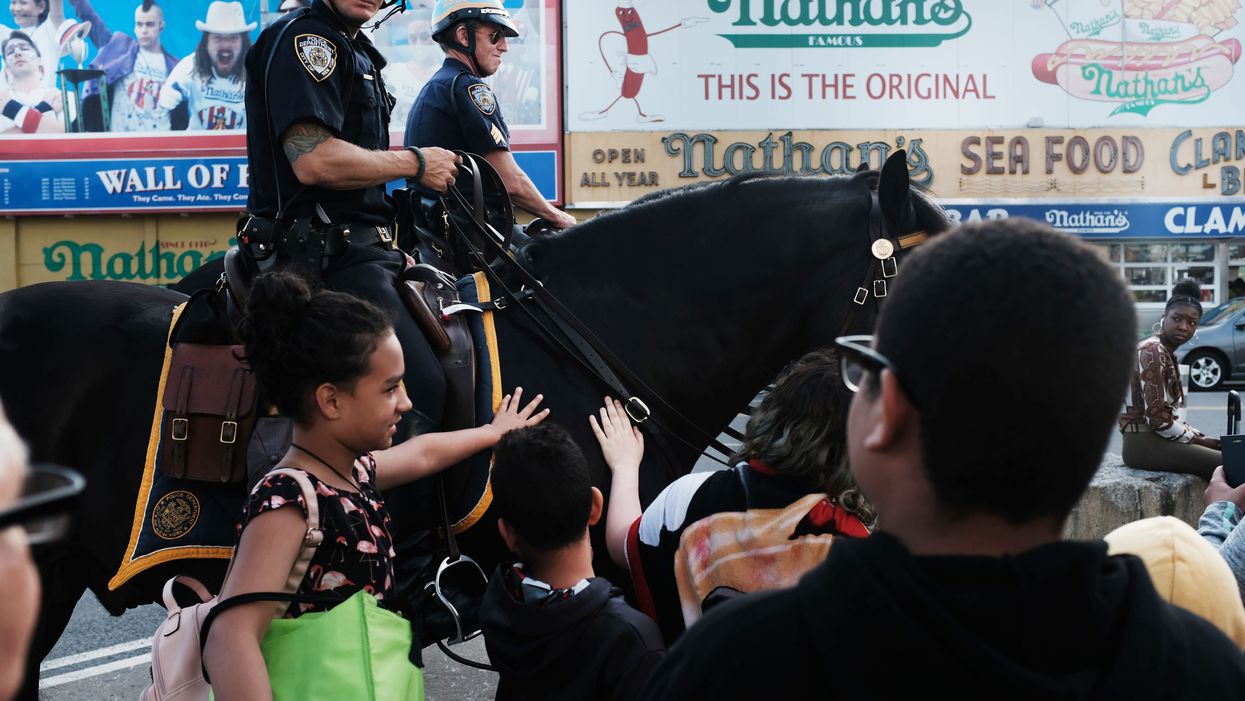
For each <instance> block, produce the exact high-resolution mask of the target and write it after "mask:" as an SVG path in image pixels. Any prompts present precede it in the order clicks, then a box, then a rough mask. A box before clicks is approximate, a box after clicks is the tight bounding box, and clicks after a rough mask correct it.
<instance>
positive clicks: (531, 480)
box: [492, 421, 592, 550]
mask: <svg viewBox="0 0 1245 701" xmlns="http://www.w3.org/2000/svg"><path fill="white" fill-rule="evenodd" d="M492 488H493V507H494V508H496V509H497V515H498V516H500V517H501V518H504V519H506V523H508V524H509V525H510V527H511V528H513V529H514V531H515V533H517V534H518V535H519V537H520V538H522V539H523V542H524V543H526V544H527V545H529V546H531V547H533V548H537V549H539V550H556V549H558V548H563V547H566V546H567V545H570V544H572V543H574V542H576V541H577V540H579V539H580V538H582V537H583V535H584V530H585V529H586V528H587V527H588V515H589V514H590V513H591V512H592V480H591V478H590V477H589V476H588V463H587V461H586V460H585V459H584V453H583V451H581V450H580V449H579V446H578V445H576V444H575V441H574V440H572V439H571V434H570V433H568V432H567V431H566V429H565V428H562V427H561V426H559V425H557V424H555V423H553V422H550V421H546V422H544V423H542V424H539V425H536V426H530V427H528V428H522V429H519V430H517V431H511V432H509V433H507V434H505V435H504V436H502V438H501V440H500V441H498V443H497V448H496V453H495V457H494V459H493V475H492Z"/></svg>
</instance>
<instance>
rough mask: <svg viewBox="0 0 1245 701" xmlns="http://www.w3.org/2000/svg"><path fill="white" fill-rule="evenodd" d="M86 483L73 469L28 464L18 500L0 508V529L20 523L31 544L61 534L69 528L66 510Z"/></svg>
mask: <svg viewBox="0 0 1245 701" xmlns="http://www.w3.org/2000/svg"><path fill="white" fill-rule="evenodd" d="M85 487H86V480H85V479H83V478H82V475H80V474H78V473H77V472H74V471H73V470H69V469H66V468H64V467H59V466H57V465H40V464H35V465H31V466H30V471H29V472H27V473H26V478H25V481H24V482H23V483H22V494H21V496H20V497H18V500H17V503H15V504H13V505H12V506H10V507H9V508H7V509H3V510H0V530H3V529H5V528H9V527H10V526H21V527H22V528H23V529H25V531H26V537H27V539H28V541H29V542H30V544H31V545H42V544H45V543H50V542H53V541H55V540H59V539H60V538H63V537H64V536H65V534H66V533H67V532H68V531H69V520H70V519H69V513H70V511H71V510H72V508H73V504H74V501H75V500H76V499H77V497H78V495H79V494H81V493H82V490H83V488H85Z"/></svg>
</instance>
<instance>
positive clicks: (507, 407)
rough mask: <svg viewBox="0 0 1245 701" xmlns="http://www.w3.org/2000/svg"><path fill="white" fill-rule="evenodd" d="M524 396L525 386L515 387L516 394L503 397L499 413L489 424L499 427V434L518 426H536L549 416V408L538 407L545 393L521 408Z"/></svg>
mask: <svg viewBox="0 0 1245 701" xmlns="http://www.w3.org/2000/svg"><path fill="white" fill-rule="evenodd" d="M522 397H523V388H522V387H515V388H514V394H513V395H511V394H507V395H506V396H504V397H502V400H501V406H499V407H498V408H497V414H496V415H495V416H493V421H492V422H491V423H490V424H489V425H490V426H492V427H493V428H495V429H497V435H499V436H500V435H501V434H503V433H507V432H509V431H513V430H515V429H518V428H526V427H528V426H535V425H536V424H538V423H540V422H541V421H544V420H545V418H546V417H547V416H549V410H548V409H542V410H540V411H539V412H538V411H536V408H537V407H538V406H540V400H542V399H544V398H545V395H543V394H538V395H536V398H535V399H533V400H532V401H530V402H528V403H527V406H525V407H523V408H522V409H520V408H519V400H520V399H521V398H522Z"/></svg>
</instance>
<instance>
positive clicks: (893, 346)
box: [646, 219, 1245, 699]
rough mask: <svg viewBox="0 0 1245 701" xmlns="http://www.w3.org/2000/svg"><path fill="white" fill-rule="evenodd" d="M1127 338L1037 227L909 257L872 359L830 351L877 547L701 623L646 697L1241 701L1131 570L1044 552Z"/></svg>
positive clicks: (1218, 642) (1218, 658)
mask: <svg viewBox="0 0 1245 701" xmlns="http://www.w3.org/2000/svg"><path fill="white" fill-rule="evenodd" d="M1018 309H1023V310H1024V313H1023V314H1018V313H1016V311H1017V310H1018ZM1134 324H1135V322H1134V314H1133V304H1132V300H1131V299H1130V297H1129V295H1128V292H1127V290H1126V289H1125V287H1124V285H1123V283H1122V282H1121V280H1120V278H1119V275H1118V274H1117V273H1116V272H1115V271H1113V270H1112V269H1111V268H1110V267H1108V266H1107V265H1106V264H1105V263H1103V262H1102V261H1101V259H1099V257H1098V256H1097V254H1095V253H1094V252H1093V251H1092V250H1090V249H1089V248H1088V247H1086V246H1084V245H1082V244H1081V243H1079V242H1077V241H1076V240H1074V239H1072V238H1071V237H1069V236H1066V235H1063V234H1060V233H1056V232H1055V231H1053V230H1052V229H1050V227H1048V226H1046V225H1045V224H1041V223H1038V222H1035V221H1030V220H1024V219H1008V220H1004V221H992V222H989V223H985V224H981V225H976V226H971V225H970V226H964V227H961V228H960V229H959V230H958V231H954V232H952V233H949V234H943V235H942V236H940V237H939V238H938V239H935V240H934V242H933V243H931V244H929V245H928V246H926V247H923V248H922V249H921V250H919V251H917V252H916V253H914V254H913V255H912V258H911V260H910V261H909V262H908V263H907V264H906V265H905V267H904V269H903V273H902V274H901V275H900V276H899V278H898V282H897V283H896V285H895V287H894V289H893V290H892V292H891V295H890V297H889V299H888V300H887V303H886V305H885V307H884V308H883V311H882V313H881V316H880V318H879V320H878V327H877V336H876V337H875V338H874V339H873V342H872V343H870V344H866V343H865V342H864V340H863V339H852V338H845V339H840V340H839V342H838V347H839V350H840V352H841V353H843V354H844V355H845V356H847V357H848V360H846V361H845V363H846V366H845V368H844V372H843V377H844V379H845V381H846V382H848V383H849V385H850V386H851V387H853V388H855V389H856V390H857V391H856V395H855V397H854V398H853V400H852V405H851V409H850V411H849V413H848V418H847V443H848V456H849V460H850V462H851V469H852V473H853V475H854V476H855V478H856V481H857V483H858V484H859V487H860V491H861V492H862V493H863V494H864V496H865V497H866V498H868V499H869V500H870V502H871V503H872V504H873V505H874V507H875V508H876V510H877V513H878V524H879V525H878V530H877V531H875V532H874V534H873V535H872V536H870V537H869V538H867V539H863V540H855V541H852V540H845V541H842V542H839V543H836V544H835V546H834V548H832V549H831V550H830V555H829V557H827V559H826V561H825V562H824V563H823V564H822V565H821V566H820V567H818V568H816V569H814V570H813V571H812V572H810V573H809V574H808V575H807V576H805V578H804V579H803V580H801V582H800V584H799V585H798V586H797V587H795V588H794V589H789V590H785V591H780V592H775V593H772V594H763V595H758V596H755V597H750V598H746V599H744V600H743V601H739V602H733V603H731V604H727V605H724V606H722V607H721V608H720V610H718V611H714V612H711V613H710V614H709V615H708V616H706V617H705V619H704V620H702V621H701V622H700V623H697V624H696V625H695V626H693V627H692V628H691V629H690V630H689V631H688V633H687V634H686V635H685V636H684V637H683V638H682V639H681V640H680V641H679V644H678V645H676V646H675V647H674V648H673V649H672V650H671V654H670V656H669V657H668V658H667V659H666V661H665V662H664V663H663V665H662V666H661V667H660V668H659V669H658V671H657V672H656V673H655V675H654V678H653V680H652V682H651V683H650V686H649V688H648V689H647V696H646V698H652V699H667V698H671V699H673V698H689V697H693V696H695V697H698V698H751V697H755V696H759V695H761V694H764V696H765V697H766V698H793V697H796V696H798V695H801V694H808V693H811V692H813V691H815V692H816V694H817V696H818V697H821V698H853V699H854V698H901V697H903V696H907V695H910V694H919V695H921V696H923V697H930V698H943V697H948V698H1023V699H1028V698H1034V699H1037V698H1043V699H1046V698H1176V697H1179V698H1227V697H1236V696H1239V695H1240V693H1241V689H1245V659H1243V658H1242V657H1241V654H1240V651H1239V649H1237V648H1236V646H1235V645H1234V644H1233V643H1232V641H1230V640H1229V639H1228V638H1227V637H1225V636H1224V634H1223V633H1221V632H1220V631H1219V630H1218V629H1216V628H1215V627H1214V626H1212V625H1211V624H1210V623H1208V622H1207V621H1205V620H1203V619H1201V618H1198V617H1197V616H1195V615H1193V614H1191V613H1189V612H1187V611H1185V610H1183V609H1180V608H1177V607H1174V606H1172V605H1170V604H1168V603H1167V602H1165V601H1163V600H1162V599H1161V598H1160V597H1159V595H1158V594H1157V593H1156V592H1155V589H1154V586H1153V584H1152V583H1151V581H1150V578H1149V576H1148V574H1147V572H1146V568H1145V565H1144V564H1143V563H1142V562H1141V560H1139V559H1138V558H1136V557H1134V556H1131V555H1119V556H1108V554H1107V546H1106V544H1105V543H1103V542H1102V541H1094V542H1062V541H1060V533H1061V531H1062V527H1063V524H1064V521H1065V520H1066V518H1067V516H1068V514H1069V512H1070V511H1071V510H1072V508H1073V506H1075V504H1076V502H1077V500H1078V499H1079V498H1080V496H1081V494H1082V493H1083V492H1084V491H1085V488H1086V487H1087V486H1088V485H1089V482H1090V479H1091V478H1092V477H1093V475H1094V472H1095V471H1096V469H1097V467H1098V463H1099V461H1100V459H1101V457H1102V452H1103V450H1104V448H1105V447H1106V445H1107V440H1108V437H1109V433H1110V431H1111V427H1112V425H1113V423H1114V421H1115V415H1116V412H1117V410H1118V409H1119V405H1120V402H1121V400H1122V398H1123V396H1124V389H1125V387H1126V386H1127V384H1128V380H1129V375H1130V372H1131V366H1132V357H1133V352H1134V351H1133V348H1134V342H1135V341H1134V339H1135V338H1136V335H1135V334H1136V331H1135V325H1134ZM734 670H744V671H742V672H738V673H737V672H734Z"/></svg>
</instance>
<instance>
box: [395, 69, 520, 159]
mask: <svg viewBox="0 0 1245 701" xmlns="http://www.w3.org/2000/svg"><path fill="white" fill-rule="evenodd" d="M405 145H407V146H420V147H423V146H440V147H441V148H445V149H449V150H451V151H468V152H470V153H475V154H479V155H481V156H483V155H485V154H487V153H489V152H490V151H496V150H498V149H504V150H507V151H509V150H510V130H509V129H507V128H506V120H504V119H503V118H502V116H501V106H500V105H498V104H497V98H496V97H495V96H494V95H493V90H492V89H491V88H489V86H488V84H486V83H485V82H484V81H483V80H482V79H481V78H480V77H479V76H477V75H475V74H473V73H472V72H471V69H469V68H468V67H467V64H465V63H463V62H462V61H459V60H457V59H453V58H447V59H445V63H443V64H441V69H440V70H438V71H437V72H436V73H435V74H433V76H432V78H431V79H430V80H429V81H428V84H427V85H425V86H424V89H423V90H422V91H421V92H420V93H419V98H418V99H416V100H415V106H414V107H412V108H411V114H410V116H409V117H408V118H407V121H406V139H405Z"/></svg>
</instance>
